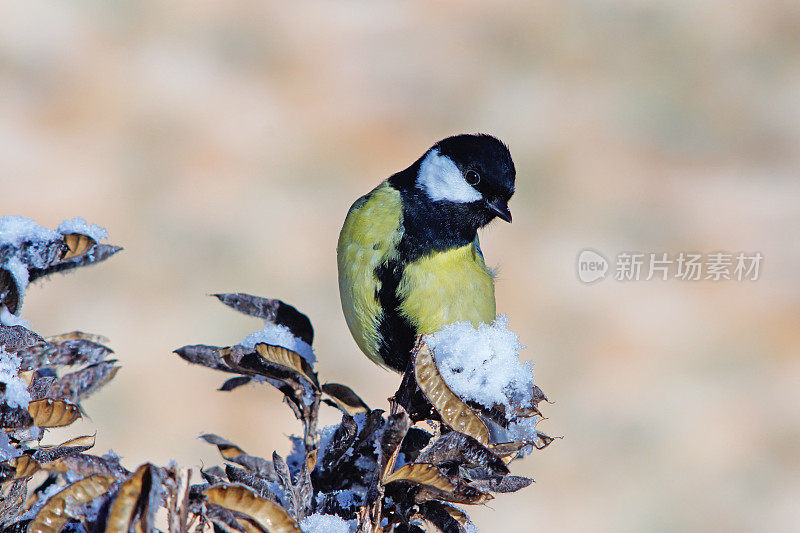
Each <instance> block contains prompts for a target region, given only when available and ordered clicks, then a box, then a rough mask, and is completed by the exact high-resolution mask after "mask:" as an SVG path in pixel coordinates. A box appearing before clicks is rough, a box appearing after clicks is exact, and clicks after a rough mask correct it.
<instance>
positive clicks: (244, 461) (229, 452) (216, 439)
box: [200, 433, 277, 481]
mask: <svg viewBox="0 0 800 533" xmlns="http://www.w3.org/2000/svg"><path fill="white" fill-rule="evenodd" d="M200 438H201V439H202V440H204V441H206V442H207V443H209V444H213V445H214V446H216V447H217V449H218V450H219V453H220V455H222V457H223V459H226V460H228V461H231V462H234V463H236V464H239V465H241V466H243V467H245V468H246V469H247V470H249V471H250V472H252V473H254V474H257V475H259V476H262V477H265V478H267V479H269V480H271V481H277V477H276V476H275V468H274V467H273V465H272V463H271V462H269V461H267V460H266V459H262V458H261V457H256V456H254V455H249V454H247V453H246V452H245V451H244V450H242V449H241V448H239V447H238V446H237V445H235V444H234V443H232V442H231V441H229V440H227V439H224V438H222V437H220V436H219V435H214V434H213V433H207V434H205V435H200Z"/></svg>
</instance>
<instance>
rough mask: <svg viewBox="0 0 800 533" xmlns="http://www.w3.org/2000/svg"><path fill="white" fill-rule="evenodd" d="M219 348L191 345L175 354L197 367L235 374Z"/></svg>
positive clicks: (179, 349)
mask: <svg viewBox="0 0 800 533" xmlns="http://www.w3.org/2000/svg"><path fill="white" fill-rule="evenodd" d="M219 350H220V347H219V346H209V345H207V344H190V345H188V346H183V347H181V348H178V349H177V350H175V351H174V352H173V353H176V354H178V356H179V357H180V358H181V359H183V360H185V361H188V362H190V363H192V364H195V365H201V366H207V367H208V368H213V369H214V370H221V371H222V372H233V370H232V369H231V368H230V367H229V366H228V365H227V364H225V362H224V361H223V360H222V356H221V354H220V351H219Z"/></svg>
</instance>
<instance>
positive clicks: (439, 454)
mask: <svg viewBox="0 0 800 533" xmlns="http://www.w3.org/2000/svg"><path fill="white" fill-rule="evenodd" d="M417 460H418V461H419V462H421V463H431V464H435V465H462V466H466V467H471V468H485V469H486V470H487V471H488V472H489V473H490V474H491V475H494V476H505V475H507V474H508V467H507V466H506V465H505V463H504V462H503V460H502V459H501V458H500V457H498V456H497V455H495V454H494V453H492V452H491V451H490V450H489V449H488V448H487V447H486V446H484V445H482V444H481V443H479V442H478V441H477V440H476V439H473V438H472V437H470V436H469V435H465V434H463V433H459V432H458V431H451V432H450V433H447V434H446V435H442V436H441V437H439V438H438V439H436V440H435V441H434V442H433V443H432V444H431V445H430V446H428V447H427V448H425V449H424V450H423V451H422V453H420V455H419V458H418V459H417Z"/></svg>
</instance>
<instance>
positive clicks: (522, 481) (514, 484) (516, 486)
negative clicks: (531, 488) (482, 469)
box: [470, 476, 533, 492]
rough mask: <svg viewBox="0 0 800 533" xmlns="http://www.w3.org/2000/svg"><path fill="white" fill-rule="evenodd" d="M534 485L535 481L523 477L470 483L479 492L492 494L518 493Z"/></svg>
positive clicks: (507, 477)
mask: <svg viewBox="0 0 800 533" xmlns="http://www.w3.org/2000/svg"><path fill="white" fill-rule="evenodd" d="M531 483H533V479H531V478H529V477H522V476H504V477H501V478H491V479H481V480H478V481H473V482H472V483H470V485H472V486H473V487H475V488H476V489H478V490H483V491H487V490H488V491H492V492H516V491H518V490H520V489H524V488H525V487H527V486H528V485H530V484H531Z"/></svg>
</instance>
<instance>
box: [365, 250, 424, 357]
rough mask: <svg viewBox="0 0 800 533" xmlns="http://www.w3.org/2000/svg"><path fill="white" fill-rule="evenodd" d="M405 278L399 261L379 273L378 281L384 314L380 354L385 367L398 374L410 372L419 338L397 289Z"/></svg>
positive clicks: (381, 321)
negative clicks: (402, 311)
mask: <svg viewBox="0 0 800 533" xmlns="http://www.w3.org/2000/svg"><path fill="white" fill-rule="evenodd" d="M402 276H403V269H402V265H401V264H400V262H399V261H396V260H392V261H388V262H386V263H383V264H382V265H380V266H379V267H378V268H376V269H375V277H376V278H377V279H378V281H379V282H380V288H379V289H378V290H377V292H376V294H375V296H376V298H377V300H378V303H379V304H380V306H381V310H382V313H381V317H380V321H379V322H378V337H379V343H378V353H379V354H380V356H381V359H383V362H384V364H386V365H387V366H388V367H390V368H393V369H394V370H397V371H398V372H405V371H406V369H407V368H408V364H409V360H410V359H411V350H413V348H414V340H415V338H416V329H415V328H414V326H413V325H412V324H411V322H410V321H409V320H408V318H406V317H405V316H404V315H403V314H402V313H401V312H400V304H401V301H400V298H399V296H398V295H397V287H398V286H399V285H400V279H401V278H402Z"/></svg>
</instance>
